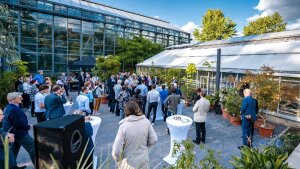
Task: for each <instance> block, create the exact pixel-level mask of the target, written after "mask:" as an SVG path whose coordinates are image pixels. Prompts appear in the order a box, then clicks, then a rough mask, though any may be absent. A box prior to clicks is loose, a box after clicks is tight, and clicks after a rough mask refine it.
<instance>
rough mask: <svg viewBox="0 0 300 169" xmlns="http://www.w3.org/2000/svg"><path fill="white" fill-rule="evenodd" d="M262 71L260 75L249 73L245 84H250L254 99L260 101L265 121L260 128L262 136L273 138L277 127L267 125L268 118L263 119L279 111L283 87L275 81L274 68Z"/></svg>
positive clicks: (263, 67) (262, 69)
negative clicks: (269, 113) (269, 112)
mask: <svg viewBox="0 0 300 169" xmlns="http://www.w3.org/2000/svg"><path fill="white" fill-rule="evenodd" d="M260 70H261V72H260V73H258V74H254V73H253V72H250V71H248V72H247V73H246V77H245V78H244V79H243V82H245V83H248V84H250V88H251V91H252V93H253V97H254V98H256V99H257V101H258V107H259V110H260V112H259V113H260V115H259V116H260V117H262V118H263V119H264V120H263V124H262V125H260V126H259V133H260V135H261V136H263V137H271V136H272V135H273V131H274V129H275V126H274V125H271V124H268V123H266V117H263V116H262V113H263V112H267V111H271V112H274V111H276V110H277V107H278V103H279V101H280V98H281V96H282V89H283V86H280V85H279V82H278V81H277V80H276V79H275V77H274V70H273V68H271V67H268V66H262V67H261V69H260ZM266 115H267V114H266Z"/></svg>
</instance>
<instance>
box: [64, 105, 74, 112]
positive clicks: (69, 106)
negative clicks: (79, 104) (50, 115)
mask: <svg viewBox="0 0 300 169" xmlns="http://www.w3.org/2000/svg"><path fill="white" fill-rule="evenodd" d="M72 106H73V103H70V102H67V103H65V104H64V109H65V112H66V115H69V114H70V110H71V108H72Z"/></svg>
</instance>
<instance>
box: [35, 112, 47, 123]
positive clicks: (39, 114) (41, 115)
mask: <svg viewBox="0 0 300 169" xmlns="http://www.w3.org/2000/svg"><path fill="white" fill-rule="evenodd" d="M35 115H36V120H37V122H38V123H39V122H43V121H46V118H45V112H35Z"/></svg>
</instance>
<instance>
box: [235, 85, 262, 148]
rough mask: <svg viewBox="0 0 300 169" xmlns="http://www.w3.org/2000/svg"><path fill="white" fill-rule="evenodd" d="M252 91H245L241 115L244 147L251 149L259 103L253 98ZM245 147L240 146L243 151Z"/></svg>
mask: <svg viewBox="0 0 300 169" xmlns="http://www.w3.org/2000/svg"><path fill="white" fill-rule="evenodd" d="M251 95H252V94H251V90H250V89H245V90H244V96H245V97H244V99H243V101H242V107H241V115H242V133H243V146H248V147H251V145H252V139H253V125H254V121H255V120H256V119H257V117H256V112H257V101H256V100H255V99H254V98H253V97H252V96H251ZM243 146H239V147H238V148H239V149H241V148H243Z"/></svg>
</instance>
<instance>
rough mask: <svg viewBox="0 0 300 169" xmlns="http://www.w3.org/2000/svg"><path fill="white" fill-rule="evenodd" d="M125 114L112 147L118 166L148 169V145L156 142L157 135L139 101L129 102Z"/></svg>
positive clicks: (131, 168)
mask: <svg viewBox="0 0 300 169" xmlns="http://www.w3.org/2000/svg"><path fill="white" fill-rule="evenodd" d="M125 115H126V118H125V119H123V120H122V121H121V122H120V126H119V130H118V133H117V136H116V139H115V141H114V144H113V147H112V156H113V158H114V160H115V161H116V163H117V165H116V168H119V169H123V168H126V169H148V168H149V165H148V164H149V155H148V147H151V146H153V145H154V144H155V143H156V141H157V135H156V133H155V131H154V129H153V127H152V125H151V123H150V121H149V120H148V119H147V118H146V117H145V115H144V114H143V113H142V112H141V110H140V108H139V106H138V104H137V103H135V102H133V101H129V102H127V104H126V106H125Z"/></svg>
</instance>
